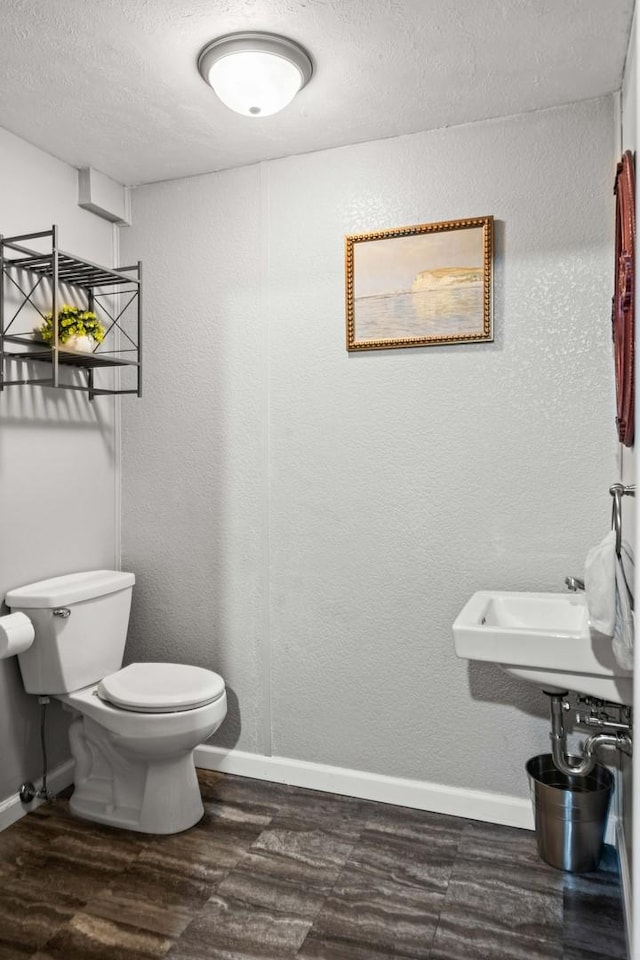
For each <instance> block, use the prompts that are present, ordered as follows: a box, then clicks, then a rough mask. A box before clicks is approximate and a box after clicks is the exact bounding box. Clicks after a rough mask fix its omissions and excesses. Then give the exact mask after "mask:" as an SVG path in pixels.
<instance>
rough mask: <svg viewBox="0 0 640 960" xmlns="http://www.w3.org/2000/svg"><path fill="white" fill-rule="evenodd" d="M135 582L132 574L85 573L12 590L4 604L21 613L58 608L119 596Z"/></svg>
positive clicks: (118, 571)
mask: <svg viewBox="0 0 640 960" xmlns="http://www.w3.org/2000/svg"><path fill="white" fill-rule="evenodd" d="M135 582H136V578H135V576H134V575H133V574H132V573H124V572H122V571H120V570H85V571H83V572H82V573H67V574H65V576H63V577H52V578H51V579H50V580H39V581H38V582H37V583H29V584H27V585H26V586H24V587H16V588H15V590H9V592H8V593H7V595H6V597H5V603H6V605H7V606H8V607H18V608H20V609H35V608H39V607H44V608H48V607H59V606H61V605H64V604H67V603H79V602H80V601H82V600H92V599H93V598H95V597H104V596H106V595H107V594H109V593H117V591H118V590H125V589H127V587H132V586H133V585H134V583H135Z"/></svg>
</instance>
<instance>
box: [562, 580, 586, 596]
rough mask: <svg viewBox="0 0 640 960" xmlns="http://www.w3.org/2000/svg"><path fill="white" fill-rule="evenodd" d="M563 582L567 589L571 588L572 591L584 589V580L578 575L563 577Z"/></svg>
mask: <svg viewBox="0 0 640 960" xmlns="http://www.w3.org/2000/svg"><path fill="white" fill-rule="evenodd" d="M564 582H565V583H566V585H567V590H571V591H572V592H573V593H577V592H578V590H584V580H581V579H580V577H565V578H564Z"/></svg>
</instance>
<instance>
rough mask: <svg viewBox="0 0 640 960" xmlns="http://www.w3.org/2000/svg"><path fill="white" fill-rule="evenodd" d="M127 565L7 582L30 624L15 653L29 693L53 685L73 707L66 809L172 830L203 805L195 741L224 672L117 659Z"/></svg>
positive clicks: (10, 598) (216, 706)
mask: <svg viewBox="0 0 640 960" xmlns="http://www.w3.org/2000/svg"><path fill="white" fill-rule="evenodd" d="M134 583H135V577H134V575H133V574H132V573H120V572H117V571H114V570H92V571H89V572H85V573H74V574H69V575H67V576H64V577H55V578H54V579H52V580H42V581H40V582H39V583H32V584H29V586H26V587H18V588H17V589H16V590H11V591H10V592H9V593H8V594H7V596H6V603H7V606H9V607H10V608H11V610H12V611H14V612H16V611H21V612H22V613H24V614H26V616H28V617H29V619H30V620H31V622H32V623H33V626H34V628H35V640H34V642H33V645H32V646H31V647H30V648H29V649H28V650H26V651H25V652H24V653H21V654H19V656H18V660H19V662H20V672H21V673H22V679H23V683H24V687H25V690H26V691H27V693H36V694H40V695H49V696H52V697H55V698H56V699H57V700H60V701H62V703H63V704H64V706H65V709H67V710H69V711H71V712H72V713H74V714H77V716H76V719H75V720H74V721H73V722H72V724H71V727H70V729H69V741H70V744H71V753H72V754H73V758H74V760H75V764H76V766H75V777H74V782H75V790H74V793H73V796H72V798H71V801H70V806H71V809H72V811H73V812H74V813H76V814H77V815H78V816H80V817H85V818H86V819H88V820H96V821H98V822H99V823H108V824H111V825H112V826H114V827H126V828H127V829H129V830H139V831H141V832H143V833H178V832H179V831H180V830H186V829H187V828H188V827H191V826H193V824H194V823H197V822H198V820H199V819H200V818H201V817H202V815H203V813H204V808H203V806H202V800H201V797H200V790H199V787H198V780H197V777H196V771H195V764H194V759H193V751H194V749H195V747H197V746H198V745H199V744H201V743H203V742H204V741H205V740H206V739H207V738H208V737H210V736H211V734H212V733H214V732H215V731H216V730H217V729H218V727H219V726H220V724H221V723H222V721H223V720H224V718H225V715H226V712H227V697H226V692H225V685H224V680H223V679H222V677H220V676H218V674H217V673H213V671H211V670H203V669H202V668H200V667H190V666H185V665H183V664H176V663H132V664H130V666H128V667H124V668H122V659H123V656H124V647H125V641H126V637H127V626H128V623H129V610H130V607H131V591H132V589H133V584H134Z"/></svg>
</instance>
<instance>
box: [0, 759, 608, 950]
mask: <svg viewBox="0 0 640 960" xmlns="http://www.w3.org/2000/svg"><path fill="white" fill-rule="evenodd" d="M201 786H202V793H203V799H204V803H205V809H206V815H205V817H204V819H203V820H202V822H201V823H200V824H198V825H197V826H196V827H194V828H193V829H192V830H190V831H188V832H186V833H183V834H178V835H176V836H173V837H154V836H148V835H143V834H135V833H128V832H126V831H117V830H112V829H110V828H108V827H100V826H99V825H97V824H92V823H88V822H86V821H82V820H78V819H76V818H74V817H72V816H71V815H70V814H69V812H68V809H67V804H66V802H65V801H63V800H60V801H57V802H56V803H55V804H53V805H48V806H42V807H40V808H39V809H38V810H37V811H35V812H34V813H33V814H30V815H29V816H27V817H25V818H24V819H22V820H21V821H19V822H18V823H16V824H14V825H13V826H12V827H10V828H9V829H8V830H6V831H4V832H3V833H1V834H0V960H25V958H31V960H149V958H156V957H167V958H168V960H205V958H206V960H265V958H268V960H280V958H289V957H298V958H301V960H389V958H391V957H394V958H405V960H408V958H412V960H622V958H624V957H625V956H626V952H625V945H624V933H623V926H622V909H621V901H620V888H619V882H618V875H617V872H616V865H615V857H614V855H613V852H612V851H611V850H610V848H608V854H607V856H605V861H604V864H603V867H604V869H601V870H600V871H599V872H598V873H594V874H589V875H582V876H577V875H570V874H563V873H561V872H559V871H556V870H554V869H552V868H551V867H549V866H547V865H546V864H544V863H542V862H541V861H540V860H539V859H538V856H537V853H536V849H535V840H534V836H533V834H531V833H529V832H527V831H523V830H514V829H511V828H508V827H494V826H488V825H486V824H482V823H478V822H474V821H472V820H461V819H457V818H455V817H447V816H440V815H436V814H429V813H423V812H420V811H415V810H408V809H404V808H398V807H390V806H386V805H382V804H374V803H367V802H364V801H359V800H352V799H348V798H344V797H335V796H332V795H330V794H324V793H316V792H314V791H309V790H299V789H296V788H293V787H285V786H280V785H277V784H271V783H265V782H261V781H257V780H244V779H241V778H238V777H227V776H222V775H220V774H214V773H204V772H203V773H202V774H201Z"/></svg>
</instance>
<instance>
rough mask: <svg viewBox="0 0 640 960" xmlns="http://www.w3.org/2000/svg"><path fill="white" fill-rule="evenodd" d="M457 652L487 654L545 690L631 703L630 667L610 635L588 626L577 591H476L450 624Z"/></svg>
mask: <svg viewBox="0 0 640 960" xmlns="http://www.w3.org/2000/svg"><path fill="white" fill-rule="evenodd" d="M453 640H454V645H455V650H456V653H457V654H458V656H459V657H463V658H464V659H467V660H488V661H492V662H493V663H497V664H499V666H501V667H502V669H503V670H506V671H507V673H511V674H513V675H514V676H516V677H521V678H522V679H523V680H530V681H531V683H535V684H537V685H538V686H539V687H543V688H544V689H545V690H550V691H551V690H554V689H555V690H573V691H575V692H576V693H581V694H584V695H586V696H591V697H600V698H601V699H603V700H611V701H613V702H614V703H624V704H631V703H632V696H633V681H632V673H631V671H628V670H622V669H621V668H620V667H619V666H618V665H617V663H616V661H615V658H614V656H613V649H612V645H611V638H610V637H605V636H603V635H602V634H601V633H597V632H595V631H592V630H590V628H589V614H588V610H587V604H586V598H585V596H584V594H581V593H577V594H576V593H509V592H505V591H499V590H495V591H492V590H482V591H480V592H479V593H474V595H473V596H472V597H471V599H470V600H469V601H468V603H467V604H466V605H465V606H464V608H463V610H462V611H461V613H460V614H459V616H458V617H457V618H456V621H455V623H454V624H453Z"/></svg>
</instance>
